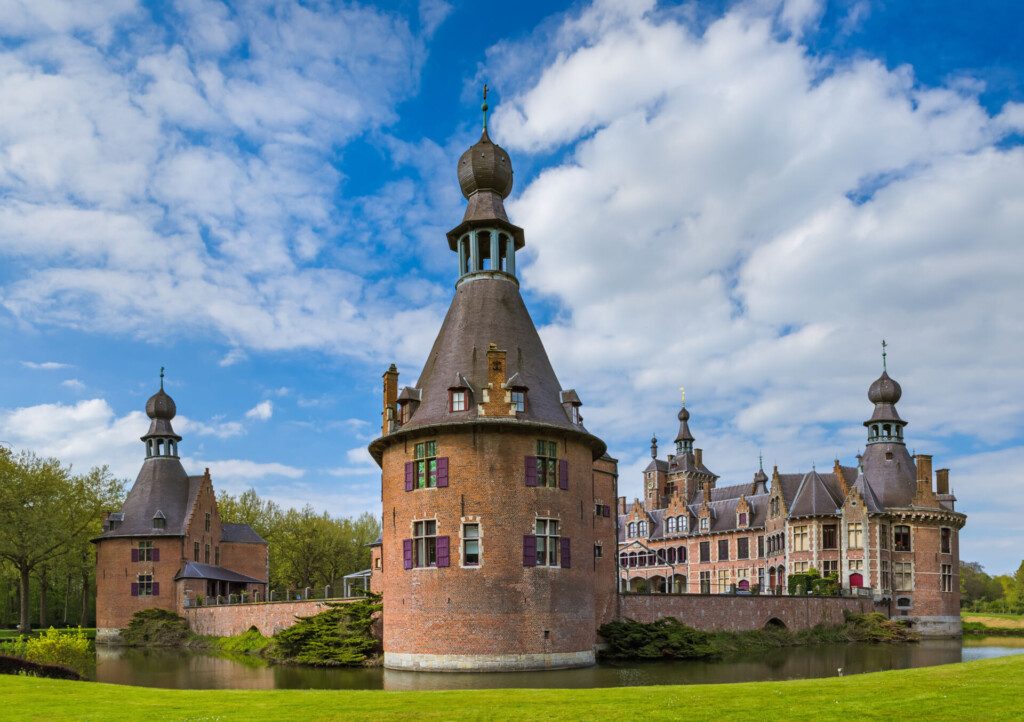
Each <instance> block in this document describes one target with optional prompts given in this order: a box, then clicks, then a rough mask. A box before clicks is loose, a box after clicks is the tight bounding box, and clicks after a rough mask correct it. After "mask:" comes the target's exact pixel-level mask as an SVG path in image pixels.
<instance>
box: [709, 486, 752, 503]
mask: <svg viewBox="0 0 1024 722" xmlns="http://www.w3.org/2000/svg"><path fill="white" fill-rule="evenodd" d="M750 487H751V485H750V484H733V485H732V486H716V487H715V488H714V489H712V490H711V501H724V500H725V499H739V498H740V497H741V496H743V495H744V494H749V493H750Z"/></svg>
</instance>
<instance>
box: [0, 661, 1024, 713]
mask: <svg viewBox="0 0 1024 722" xmlns="http://www.w3.org/2000/svg"><path fill="white" fill-rule="evenodd" d="M1022 676H1024V655H1017V656H1011V657H1001V658H998V659H986V660H980V661H974V662H961V663H958V664H949V665H942V666H938V667H922V668H917V669H905V670H893V671H888V672H874V673H869V674H858V675H851V676H847V677H830V678H824V679H806V680H793V681H787V682H745V683H736V684H702V685H674V686H654V687H604V688H594V689H495V690H458V691H439V692H435V691H429V692H423V691H409V692H383V691H377V690H372V691H370V690H367V691H360V690H169V689H151V688H146V687H124V686H119V685H111V684H100V683H96V682H65V681H62V680H51V679H37V678H32V677H18V676H2V677H0V697H2V698H3V699H4V713H5V715H9V716H10V717H11V718H14V719H47V720H63V719H76V720H78V719H81V720H93V719H96V720H108V719H111V717H116V718H122V719H154V718H156V719H167V720H176V719H194V718H195V717H196V715H197V711H201V710H208V714H211V713H212V714H214V715H216V717H217V718H218V719H260V718H263V719H274V720H303V722H307V721H308V720H310V719H330V718H335V719H338V718H343V719H355V720H364V719H365V720H379V719H411V718H415V719H417V720H448V719H483V718H486V719H515V720H533V719H538V720H540V719H542V720H545V721H546V722H551V721H552V720H577V719H605V718H608V719H610V718H613V717H620V716H621V715H622V710H624V709H642V710H644V717H645V718H647V719H678V718H679V717H680V715H681V714H683V712H682V711H685V716H689V717H691V718H693V719H731V718H743V719H746V718H750V717H751V716H752V715H753V716H754V717H756V718H757V719H759V720H790V719H794V718H803V719H811V718H813V719H816V720H821V719H842V720H850V719H893V718H911V719H918V718H924V717H927V718H930V719H936V720H945V719H950V720H964V719H1008V718H1014V717H1018V716H1020V715H1021V714H1024V704H1022V702H1021V700H1020V698H1019V695H1018V693H1017V688H1018V680H1019V679H1020V678H1021V677H1022Z"/></svg>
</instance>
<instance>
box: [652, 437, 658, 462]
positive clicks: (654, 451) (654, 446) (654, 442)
mask: <svg viewBox="0 0 1024 722" xmlns="http://www.w3.org/2000/svg"><path fill="white" fill-rule="evenodd" d="M651 458H652V459H657V458H658V437H657V436H651Z"/></svg>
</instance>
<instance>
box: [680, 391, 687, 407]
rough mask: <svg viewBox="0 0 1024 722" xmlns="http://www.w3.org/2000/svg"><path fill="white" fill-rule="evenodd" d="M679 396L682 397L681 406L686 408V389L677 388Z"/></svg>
mask: <svg viewBox="0 0 1024 722" xmlns="http://www.w3.org/2000/svg"><path fill="white" fill-rule="evenodd" d="M679 395H680V396H682V402H683V406H686V387H684V386H680V387H679Z"/></svg>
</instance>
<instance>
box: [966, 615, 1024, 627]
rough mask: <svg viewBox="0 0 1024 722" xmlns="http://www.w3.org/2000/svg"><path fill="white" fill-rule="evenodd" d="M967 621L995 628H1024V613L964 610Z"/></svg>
mask: <svg viewBox="0 0 1024 722" xmlns="http://www.w3.org/2000/svg"><path fill="white" fill-rule="evenodd" d="M960 618H961V619H963V621H965V622H973V623H975V624H984V625H985V626H986V627H991V628H993V629H1024V614H997V613H995V612H962V613H961V614H960Z"/></svg>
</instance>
